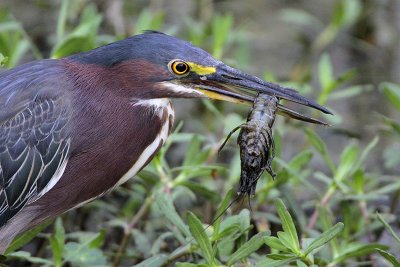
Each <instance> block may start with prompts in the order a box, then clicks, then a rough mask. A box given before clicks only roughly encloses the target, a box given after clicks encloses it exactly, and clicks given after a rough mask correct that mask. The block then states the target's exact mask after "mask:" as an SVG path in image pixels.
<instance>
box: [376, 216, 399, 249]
mask: <svg viewBox="0 0 400 267" xmlns="http://www.w3.org/2000/svg"><path fill="white" fill-rule="evenodd" d="M376 215H377V216H378V219H379V221H381V223H382V224H383V225H384V226H385V228H386V230H388V231H389V233H390V234H391V235H392V236H393V237H394V239H395V240H396V241H397V243H398V244H399V245H400V237H399V236H398V235H397V234H396V233H395V231H394V230H393V228H392V227H391V226H390V225H389V224H388V223H387V222H386V221H385V219H384V218H383V217H382V215H380V214H379V213H376Z"/></svg>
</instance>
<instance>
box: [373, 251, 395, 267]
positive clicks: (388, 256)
mask: <svg viewBox="0 0 400 267" xmlns="http://www.w3.org/2000/svg"><path fill="white" fill-rule="evenodd" d="M376 252H378V253H379V254H381V256H382V257H384V258H385V259H386V260H387V261H388V262H390V263H391V264H392V265H393V267H400V262H399V261H398V260H397V259H396V257H395V256H393V255H392V254H390V253H389V252H387V251H384V250H382V249H379V248H377V249H376Z"/></svg>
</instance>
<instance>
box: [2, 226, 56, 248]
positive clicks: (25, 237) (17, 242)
mask: <svg viewBox="0 0 400 267" xmlns="http://www.w3.org/2000/svg"><path fill="white" fill-rule="evenodd" d="M51 223H52V220H48V221H46V222H44V223H42V224H40V225H38V226H37V227H35V228H33V229H32V230H29V231H28V232H25V233H24V234H22V235H20V236H18V237H17V238H16V239H14V241H13V242H12V243H11V245H10V246H8V248H7V250H6V252H5V253H4V255H7V254H10V253H11V252H13V251H16V250H17V249H19V248H21V247H22V246H24V245H25V244H27V243H29V241H31V240H32V239H33V238H35V237H36V236H37V235H38V234H39V233H40V232H42V231H43V230H44V229H45V228H46V227H47V226H49V225H50V224H51Z"/></svg>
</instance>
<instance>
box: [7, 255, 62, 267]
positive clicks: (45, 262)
mask: <svg viewBox="0 0 400 267" xmlns="http://www.w3.org/2000/svg"><path fill="white" fill-rule="evenodd" d="M14 257H15V258H20V259H24V260H26V261H29V262H31V263H38V264H43V265H44V266H54V265H53V262H51V261H49V260H46V259H42V258H38V257H32V256H31V253H29V252H27V251H16V252H13V253H10V254H8V255H7V258H8V259H12V258H14Z"/></svg>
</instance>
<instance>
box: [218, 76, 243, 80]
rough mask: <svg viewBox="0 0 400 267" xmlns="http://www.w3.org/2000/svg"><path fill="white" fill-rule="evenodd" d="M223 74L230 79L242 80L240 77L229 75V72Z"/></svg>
mask: <svg viewBox="0 0 400 267" xmlns="http://www.w3.org/2000/svg"><path fill="white" fill-rule="evenodd" d="M221 76H222V77H224V78H227V79H230V80H236V81H240V80H241V79H240V78H238V77H235V76H231V75H227V74H222V75H221Z"/></svg>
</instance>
